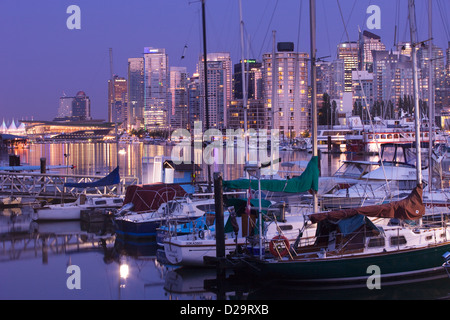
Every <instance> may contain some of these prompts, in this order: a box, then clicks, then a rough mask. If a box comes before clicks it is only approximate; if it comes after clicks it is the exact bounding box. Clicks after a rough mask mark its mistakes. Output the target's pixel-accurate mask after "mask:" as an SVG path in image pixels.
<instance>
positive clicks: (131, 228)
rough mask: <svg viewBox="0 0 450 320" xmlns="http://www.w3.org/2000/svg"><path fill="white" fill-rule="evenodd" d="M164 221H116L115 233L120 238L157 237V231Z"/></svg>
mask: <svg viewBox="0 0 450 320" xmlns="http://www.w3.org/2000/svg"><path fill="white" fill-rule="evenodd" d="M161 223H162V220H155V221H146V222H139V223H138V222H135V221H129V220H121V219H116V220H114V226H115V232H116V234H117V235H118V236H122V237H130V238H146V237H156V229H157V228H159V227H160V226H161Z"/></svg>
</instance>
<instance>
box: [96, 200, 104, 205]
mask: <svg viewBox="0 0 450 320" xmlns="http://www.w3.org/2000/svg"><path fill="white" fill-rule="evenodd" d="M95 204H96V205H97V206H99V205H102V204H106V200H98V201H95Z"/></svg>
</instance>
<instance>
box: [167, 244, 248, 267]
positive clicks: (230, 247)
mask: <svg viewBox="0 0 450 320" xmlns="http://www.w3.org/2000/svg"><path fill="white" fill-rule="evenodd" d="M243 244H244V243H239V241H238V246H239V245H243ZM235 250H236V242H235V239H226V240H225V255H228V254H230V253H231V252H234V251H235ZM164 253H165V255H166V258H167V260H168V261H169V262H170V263H171V264H173V265H182V266H204V262H203V258H204V257H206V256H208V257H216V256H217V254H216V241H215V240H208V241H205V240H200V241H196V240H192V241H177V240H176V239H175V240H168V241H167V240H166V241H165V242H164Z"/></svg>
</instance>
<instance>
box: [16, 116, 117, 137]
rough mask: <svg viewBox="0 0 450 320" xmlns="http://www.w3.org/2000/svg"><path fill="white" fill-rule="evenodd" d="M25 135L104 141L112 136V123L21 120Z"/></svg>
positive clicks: (98, 121)
mask: <svg viewBox="0 0 450 320" xmlns="http://www.w3.org/2000/svg"><path fill="white" fill-rule="evenodd" d="M22 122H23V123H24V125H25V130H26V135H27V136H28V138H30V139H32V140H35V141H44V140H49V141H53V140H66V141H67V140H73V141H79V140H89V141H92V142H94V141H106V140H107V139H113V138H114V131H115V128H114V123H110V122H105V121H104V120H83V121H39V120H22Z"/></svg>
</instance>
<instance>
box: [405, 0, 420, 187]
mask: <svg viewBox="0 0 450 320" xmlns="http://www.w3.org/2000/svg"><path fill="white" fill-rule="evenodd" d="M408 8H409V27H410V33H411V48H412V51H411V56H412V63H413V80H414V115H415V117H414V121H415V129H416V175H417V177H416V180H417V184H418V185H420V184H422V158H421V154H420V153H421V150H420V149H421V148H420V110H419V81H418V75H417V45H418V43H417V35H416V32H417V25H416V12H415V4H414V0H408Z"/></svg>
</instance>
